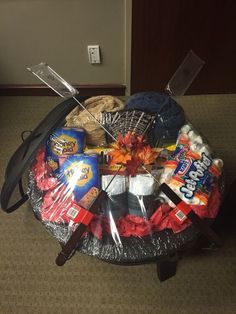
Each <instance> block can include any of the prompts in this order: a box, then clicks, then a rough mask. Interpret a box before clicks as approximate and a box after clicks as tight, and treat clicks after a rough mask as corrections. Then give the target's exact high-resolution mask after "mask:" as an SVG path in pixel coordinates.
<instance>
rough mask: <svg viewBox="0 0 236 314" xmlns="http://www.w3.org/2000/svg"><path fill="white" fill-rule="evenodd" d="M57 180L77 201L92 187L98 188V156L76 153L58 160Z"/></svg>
mask: <svg viewBox="0 0 236 314" xmlns="http://www.w3.org/2000/svg"><path fill="white" fill-rule="evenodd" d="M59 162H60V165H59V168H60V175H59V180H60V181H61V182H62V183H63V184H65V185H66V186H67V190H68V193H69V194H71V193H74V196H75V200H76V201H79V200H81V198H82V197H83V196H84V195H85V194H86V193H87V192H88V191H89V190H90V189H91V188H92V187H96V188H100V177H99V170H98V156H97V155H96V154H93V155H86V154H76V155H72V156H67V157H66V158H63V159H60V160H59Z"/></svg>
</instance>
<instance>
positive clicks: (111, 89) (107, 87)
mask: <svg viewBox="0 0 236 314" xmlns="http://www.w3.org/2000/svg"><path fill="white" fill-rule="evenodd" d="M73 86H74V87H75V88H76V89H78V91H79V92H80V95H82V96H96V95H113V96H124V95H125V85H122V84H100V85H73ZM56 95H57V94H56V93H55V92H54V91H53V90H51V89H50V88H49V87H48V86H45V85H0V96H56Z"/></svg>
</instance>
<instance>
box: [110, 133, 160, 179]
mask: <svg viewBox="0 0 236 314" xmlns="http://www.w3.org/2000/svg"><path fill="white" fill-rule="evenodd" d="M112 147H113V150H112V151H111V152H109V156H110V157H111V159H110V162H109V164H110V166H112V165H115V164H122V165H124V166H126V170H127V172H128V174H131V175H135V174H136V172H137V169H138V167H139V166H141V165H149V164H151V163H153V162H154V160H155V159H156V158H157V156H158V153H157V152H155V151H154V150H153V149H152V148H151V146H150V145H148V144H147V143H146V142H145V140H144V137H143V136H142V135H140V136H137V135H135V133H134V132H130V131H129V132H128V133H127V134H126V135H125V136H123V135H119V136H118V138H117V142H116V143H113V144H112Z"/></svg>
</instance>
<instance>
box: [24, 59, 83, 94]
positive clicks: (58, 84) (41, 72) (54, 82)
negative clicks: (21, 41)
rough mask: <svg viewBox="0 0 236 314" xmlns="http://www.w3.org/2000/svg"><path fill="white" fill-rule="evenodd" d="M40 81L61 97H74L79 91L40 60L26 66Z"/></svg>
mask: <svg viewBox="0 0 236 314" xmlns="http://www.w3.org/2000/svg"><path fill="white" fill-rule="evenodd" d="M27 70H29V71H30V72H32V73H33V74H34V75H35V76H37V77H38V78H39V79H40V80H41V81H42V82H44V83H45V84H46V85H48V86H49V87H50V88H51V89H53V90H54V91H55V92H56V93H57V94H58V95H60V96H61V97H63V98H70V97H74V96H75V95H76V94H78V93H79V92H78V91H77V89H75V88H74V87H73V86H71V85H70V84H69V83H68V82H66V81H65V80H64V79H63V78H62V77H61V76H60V75H59V74H57V73H56V72H55V71H54V70H53V69H52V68H50V66H48V64H47V63H45V62H41V63H39V64H37V65H34V66H32V67H29V68H27Z"/></svg>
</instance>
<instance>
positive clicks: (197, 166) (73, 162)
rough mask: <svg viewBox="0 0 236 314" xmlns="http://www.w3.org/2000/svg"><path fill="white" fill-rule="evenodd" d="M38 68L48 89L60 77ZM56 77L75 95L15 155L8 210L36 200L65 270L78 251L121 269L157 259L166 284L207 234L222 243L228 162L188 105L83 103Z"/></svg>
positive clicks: (136, 98)
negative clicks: (219, 227) (215, 225)
mask: <svg viewBox="0 0 236 314" xmlns="http://www.w3.org/2000/svg"><path fill="white" fill-rule="evenodd" d="M42 68H43V72H42ZM31 70H32V69H31ZM32 72H34V74H36V75H37V76H39V77H40V76H41V79H42V75H44V76H43V81H44V82H46V83H47V80H48V79H49V74H50V75H51V76H52V74H53V75H54V77H55V76H56V75H57V74H56V73H55V72H53V70H52V69H51V68H49V67H48V66H47V65H45V64H44V65H42V64H41V66H40V67H39V68H36V69H35V68H34V69H33V70H32ZM42 73H43V74H42ZM45 73H47V76H46V75H45ZM56 78H57V79H59V80H60V84H62V87H63V88H62V87H61V86H60V87H58V86H55V81H54V90H56V91H58V89H59V90H60V91H61V94H63V96H65V93H69V96H72V97H70V98H69V99H67V100H65V101H63V102H62V103H61V104H59V105H58V106H57V107H56V108H54V109H53V110H52V112H50V113H49V114H48V116H47V117H46V118H45V119H44V120H43V121H42V122H41V123H40V124H39V125H38V127H37V128H36V129H35V130H34V131H33V132H31V133H30V134H29V136H28V137H26V139H25V140H24V142H23V143H22V145H21V146H20V147H19V148H18V150H17V151H16V152H15V154H14V155H13V156H12V158H11V159H10V161H9V164H8V167H7V169H6V175H5V183H4V186H3V188H2V192H1V205H2V208H3V209H4V210H5V211H6V212H12V211H14V210H15V209H16V208H18V207H19V206H20V205H21V204H23V203H24V202H25V201H26V200H27V199H28V198H29V200H30V203H31V205H32V210H33V213H34V215H35V216H36V218H37V219H38V220H39V221H40V222H41V223H42V224H43V225H44V226H45V228H46V229H47V230H48V231H49V232H50V233H51V234H52V235H53V236H54V237H55V238H56V239H57V240H58V242H59V243H60V245H61V252H60V253H59V255H58V257H57V258H56V263H57V265H59V266H61V265H63V264H64V263H65V262H66V261H67V260H68V259H70V258H71V257H72V256H73V254H74V253H75V252H76V251H78V252H81V253H84V254H87V255H91V256H95V257H97V258H99V259H101V260H103V261H106V262H111V263H116V264H128V265H132V264H140V263H147V262H150V261H156V262H157V264H158V267H159V268H158V269H159V271H160V273H161V274H159V278H160V279H161V280H164V279H166V278H168V277H170V276H171V275H173V273H174V272H175V268H174V271H173V270H172V269H171V267H170V264H168V263H170V262H173V256H174V257H176V255H177V253H178V252H179V251H182V250H185V249H188V248H189V247H191V246H192V245H193V244H194V243H195V242H196V240H197V239H198V238H199V236H200V234H204V235H205V236H206V238H207V239H208V240H209V241H210V242H211V243H213V244H215V245H216V246H220V245H221V240H220V239H219V238H218V236H217V235H216V234H215V232H214V231H213V230H212V228H211V223H212V222H213V221H214V219H215V217H216V216H217V213H218V210H219V206H220V202H221V195H222V182H221V178H222V166H223V162H222V160H221V159H219V158H216V156H215V155H214V154H213V152H212V151H211V149H210V147H209V145H208V143H207V142H206V140H205V139H204V138H203V137H202V136H201V135H200V134H199V133H198V132H197V130H196V129H195V128H194V127H193V126H192V125H191V123H189V121H188V120H187V119H186V117H185V114H184V111H183V109H182V107H181V106H179V105H178V104H177V103H176V102H175V101H174V100H173V99H172V98H171V97H170V96H168V95H166V94H163V93H156V92H146V93H138V94H134V95H133V96H131V97H130V98H128V99H127V101H126V102H123V101H121V100H120V99H118V98H116V97H112V96H97V97H91V98H83V97H79V96H78V94H77V92H75V93H74V90H73V87H70V86H68V83H67V82H65V81H63V79H62V78H61V77H59V76H58V75H57V77H56ZM50 79H51V78H50ZM51 87H52V86H51ZM68 90H69V92H68ZM23 173H25V174H26V176H27V179H28V180H27V181H28V182H27V191H26V192H25V191H24V183H23ZM17 193H18V194H19V195H20V197H19V199H18V200H16V198H15V197H16V194H17ZM163 261H164V264H163V263H162V262H163ZM174 262H175V263H176V260H175V261H174ZM163 265H164V266H165V267H166V266H167V271H164V272H166V273H163ZM172 266H173V265H172ZM160 267H162V268H160ZM165 267H164V268H165ZM165 269H166V268H165Z"/></svg>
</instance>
